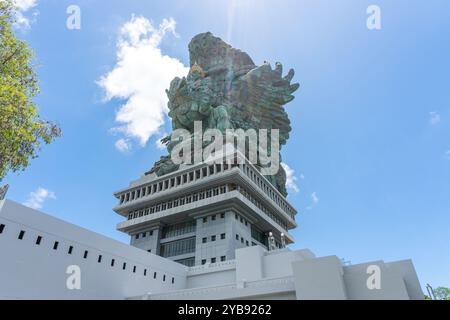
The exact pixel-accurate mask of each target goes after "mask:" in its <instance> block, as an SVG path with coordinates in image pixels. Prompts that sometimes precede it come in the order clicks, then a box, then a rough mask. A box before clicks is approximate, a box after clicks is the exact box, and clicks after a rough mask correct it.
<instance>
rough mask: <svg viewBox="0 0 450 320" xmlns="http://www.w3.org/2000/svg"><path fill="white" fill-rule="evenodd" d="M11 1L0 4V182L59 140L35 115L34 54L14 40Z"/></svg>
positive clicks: (55, 129)
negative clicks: (47, 145)
mask: <svg viewBox="0 0 450 320" xmlns="http://www.w3.org/2000/svg"><path fill="white" fill-rule="evenodd" d="M14 22H15V7H14V5H13V3H12V0H1V1H0V180H1V179H2V178H4V177H5V175H6V174H7V173H8V172H9V171H12V172H16V171H21V170H24V169H25V168H26V167H28V165H29V162H30V160H31V159H33V158H36V157H37V155H38V153H39V151H40V149H41V146H42V143H45V144H49V143H50V142H52V141H53V139H54V138H56V137H58V136H60V134H61V131H60V129H59V128H58V126H56V125H55V124H53V123H51V122H49V121H44V120H42V119H41V118H40V116H39V114H38V109H37V106H36V104H35V103H34V101H33V100H34V98H35V97H36V95H37V94H38V93H39V85H38V81H37V75H36V72H35V70H34V68H35V65H34V64H33V59H34V54H33V51H32V50H31V49H30V48H29V47H28V45H27V44H26V43H25V42H24V41H22V40H19V39H17V37H16V35H15V33H14V30H13V25H14Z"/></svg>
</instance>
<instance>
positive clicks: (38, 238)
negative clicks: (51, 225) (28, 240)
mask: <svg viewBox="0 0 450 320" xmlns="http://www.w3.org/2000/svg"><path fill="white" fill-rule="evenodd" d="M41 241H42V237H41V236H38V237H37V239H36V244H37V245H40V244H41Z"/></svg>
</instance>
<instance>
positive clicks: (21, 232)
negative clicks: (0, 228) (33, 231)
mask: <svg viewBox="0 0 450 320" xmlns="http://www.w3.org/2000/svg"><path fill="white" fill-rule="evenodd" d="M24 235H25V231H23V230H22V231H20V233H19V240H22V239H23V236H24Z"/></svg>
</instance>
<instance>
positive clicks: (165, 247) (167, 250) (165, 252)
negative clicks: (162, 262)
mask: <svg viewBox="0 0 450 320" xmlns="http://www.w3.org/2000/svg"><path fill="white" fill-rule="evenodd" d="M195 242H196V240H195V237H192V238H188V239H181V240H176V241H172V242H168V243H164V244H162V245H161V252H160V255H161V256H162V257H164V258H167V257H173V256H179V255H182V254H187V253H193V252H195Z"/></svg>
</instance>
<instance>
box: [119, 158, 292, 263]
mask: <svg viewBox="0 0 450 320" xmlns="http://www.w3.org/2000/svg"><path fill="white" fill-rule="evenodd" d="M229 158H230V157H229ZM239 158H240V159H242V160H241V161H237V159H238V157H237V156H236V158H235V159H234V158H230V159H229V161H227V162H225V164H222V163H220V164H216V163H209V164H207V163H201V164H197V165H192V166H184V167H183V168H181V169H180V170H178V171H176V172H173V173H170V174H167V175H164V176H161V177H157V176H156V175H155V174H146V175H144V176H143V177H142V178H141V179H139V180H137V181H134V182H132V183H131V184H130V186H129V187H128V188H126V189H123V190H120V191H118V192H117V193H116V194H115V195H116V197H117V198H118V200H119V204H118V205H117V206H116V207H115V208H114V211H116V212H117V213H118V214H120V215H123V216H124V217H125V218H126V219H127V221H125V222H123V223H120V224H119V225H118V226H117V229H118V230H120V231H123V232H126V233H127V234H129V235H130V236H131V245H132V246H135V247H137V248H140V249H143V250H145V251H147V252H151V253H154V254H156V255H160V256H162V257H165V258H168V259H170V260H174V261H176V262H179V263H182V264H184V265H186V266H189V267H192V266H198V265H205V264H207V263H216V262H224V261H228V260H233V259H235V252H236V249H240V248H245V247H250V246H261V247H262V248H264V249H266V250H267V249H269V239H268V237H269V233H272V237H273V238H272V239H273V242H274V243H273V245H274V247H275V248H278V249H281V248H282V247H284V246H285V245H284V244H291V243H293V242H294V238H293V236H292V235H290V234H289V230H290V229H292V228H295V227H296V226H297V224H296V223H295V215H296V213H297V212H296V210H295V209H294V208H293V207H292V206H291V205H290V204H289V202H288V201H287V200H286V198H285V197H284V196H283V195H282V194H281V193H280V192H278V190H277V189H276V188H275V187H274V186H272V184H270V183H269V181H267V180H266V179H265V178H264V176H262V175H261V174H260V173H259V171H258V170H257V169H256V168H255V167H254V166H253V165H252V164H251V163H249V162H248V161H246V159H245V158H243V157H239Z"/></svg>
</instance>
